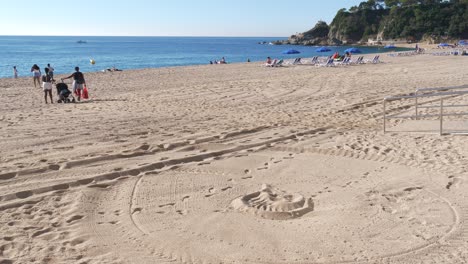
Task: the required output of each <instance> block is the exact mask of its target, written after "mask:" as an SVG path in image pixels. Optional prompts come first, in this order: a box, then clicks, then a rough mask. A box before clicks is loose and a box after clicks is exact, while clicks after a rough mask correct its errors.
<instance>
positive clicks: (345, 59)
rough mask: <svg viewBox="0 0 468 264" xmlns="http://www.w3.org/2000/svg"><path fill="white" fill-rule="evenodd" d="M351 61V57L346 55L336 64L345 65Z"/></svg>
mask: <svg viewBox="0 0 468 264" xmlns="http://www.w3.org/2000/svg"><path fill="white" fill-rule="evenodd" d="M350 62H351V57H346V58H344V59H343V60H342V61H338V62H336V65H339V66H345V65H349V64H350Z"/></svg>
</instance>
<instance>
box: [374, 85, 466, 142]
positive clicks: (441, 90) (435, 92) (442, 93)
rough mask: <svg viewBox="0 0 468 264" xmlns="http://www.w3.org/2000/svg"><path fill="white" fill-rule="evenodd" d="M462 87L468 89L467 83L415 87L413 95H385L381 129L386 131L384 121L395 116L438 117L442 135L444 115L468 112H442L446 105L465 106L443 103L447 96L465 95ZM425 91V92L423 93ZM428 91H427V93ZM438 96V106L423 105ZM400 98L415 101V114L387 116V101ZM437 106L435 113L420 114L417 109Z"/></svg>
mask: <svg viewBox="0 0 468 264" xmlns="http://www.w3.org/2000/svg"><path fill="white" fill-rule="evenodd" d="M463 89H468V85H461V86H451V87H436V88H423V89H417V90H416V92H415V93H414V94H413V95H402V96H389V97H385V98H384V100H383V131H384V133H385V132H386V123H387V119H396V118H411V119H412V118H414V119H416V120H418V119H419V118H421V117H439V121H440V124H439V133H440V135H443V134H444V133H443V121H444V116H461V115H468V112H466V113H444V108H447V107H467V106H468V105H444V100H446V99H449V98H454V97H457V96H461V95H465V94H468V91H463ZM453 90H462V91H453ZM424 92H426V93H424ZM427 92H429V93H427ZM421 93H422V94H421ZM431 97H433V98H434V97H435V98H436V99H435V100H431V101H427V102H422V103H421V102H419V101H418V98H431ZM439 97H440V105H439V106H433V105H430V106H423V105H425V104H428V103H433V102H436V101H438V100H439V99H438V98H439ZM402 99H414V101H415V103H414V106H415V115H414V116H411V115H409V116H398V115H390V116H387V107H386V103H387V101H388V102H390V101H396V100H402ZM436 107H437V108H439V109H440V110H439V114H437V115H420V114H419V109H420V108H436Z"/></svg>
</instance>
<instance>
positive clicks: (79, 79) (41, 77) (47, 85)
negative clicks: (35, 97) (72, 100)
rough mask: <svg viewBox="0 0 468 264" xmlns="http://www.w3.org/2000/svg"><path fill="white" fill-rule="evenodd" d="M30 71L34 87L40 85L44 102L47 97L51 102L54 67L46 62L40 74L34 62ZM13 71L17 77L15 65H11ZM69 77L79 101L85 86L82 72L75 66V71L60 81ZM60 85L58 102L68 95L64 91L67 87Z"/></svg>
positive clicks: (67, 92)
mask: <svg viewBox="0 0 468 264" xmlns="http://www.w3.org/2000/svg"><path fill="white" fill-rule="evenodd" d="M31 72H32V74H33V82H34V87H37V85H39V87H42V89H43V91H44V99H45V102H46V104H47V103H48V101H47V98H48V97H49V98H50V103H53V99H52V87H53V84H54V83H55V79H54V68H53V67H52V66H50V64H47V67H45V68H44V74H42V73H41V69H40V68H39V66H38V65H37V64H34V65H33V66H32V67H31ZM13 73H14V76H15V78H17V77H18V71H17V69H16V66H14V67H13ZM70 78H73V84H72V87H73V92H74V94H76V96H77V97H78V101H80V100H81V97H82V91H83V89H84V87H85V86H86V80H85V78H84V75H83V73H82V72H80V68H79V67H75V72H74V73H72V74H71V75H70V76H67V77H65V78H62V79H61V82H62V83H63V80H66V79H70ZM41 81H42V84H41ZM36 83H37V85H36ZM61 87H64V86H60V87H59V86H57V96H58V98H59V100H58V101H59V102H62V101H64V100H65V99H66V97H68V95H69V91H66V90H68V89H62V88H61ZM59 88H61V89H59Z"/></svg>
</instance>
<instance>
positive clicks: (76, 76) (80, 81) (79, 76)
mask: <svg viewBox="0 0 468 264" xmlns="http://www.w3.org/2000/svg"><path fill="white" fill-rule="evenodd" d="M71 77H73V85H72V87H73V93H75V94H76V96H78V101H80V100H81V91H83V87H84V86H85V85H86V81H85V78H84V75H83V73H82V72H80V67H78V66H77V67H75V72H74V73H72V74H71V75H70V76H68V77H65V78H63V79H62V81H63V80H65V79H69V78H71Z"/></svg>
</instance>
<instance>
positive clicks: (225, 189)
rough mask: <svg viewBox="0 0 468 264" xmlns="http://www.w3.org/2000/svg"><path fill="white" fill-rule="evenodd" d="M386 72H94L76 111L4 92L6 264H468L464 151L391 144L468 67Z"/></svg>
mask: <svg viewBox="0 0 468 264" xmlns="http://www.w3.org/2000/svg"><path fill="white" fill-rule="evenodd" d="M365 57H366V58H367V59H371V58H372V57H373V55H366V56H365ZM380 59H381V61H382V62H383V63H379V64H363V65H351V66H343V67H315V66H310V65H289V66H285V67H274V68H273V67H264V66H262V63H258V62H256V63H241V64H227V65H203V66H190V67H175V68H160V69H145V70H128V71H122V72H105V73H104V72H96V73H86V74H85V77H86V80H87V83H88V85H89V91H90V97H91V98H90V99H89V100H86V101H82V102H79V103H75V104H57V103H54V104H45V102H44V98H43V97H44V96H43V92H42V90H41V89H40V88H34V86H33V81H32V77H31V78H19V79H0V95H1V96H0V139H1V140H0V263H1V264H9V263H15V264H16V263H81V264H85V263H86V264H91V263H137V264H140V263H252V264H253V263H285V264H286V263H438V264H440V263H468V199H467V198H468V197H467V196H468V185H467V182H466V179H467V176H468V175H467V173H468V162H467V159H468V143H467V138H466V136H465V135H444V136H440V135H439V134H438V121H437V120H438V119H437V118H432V119H431V118H428V119H425V120H404V119H397V120H393V121H389V122H388V131H389V132H387V133H383V129H382V124H383V119H382V117H383V108H382V100H383V98H384V97H386V96H391V95H409V94H411V93H414V91H415V89H417V88H428V87H447V86H458V85H468V58H467V56H432V55H429V54H424V55H415V56H401V57H391V56H387V55H385V54H383V55H381V57H380ZM74 66H75V65H71V67H70V69H73V67H74ZM64 76H65V75H63V76H57V77H56V79H58V78H60V77H64ZM54 99H56V94H55V91H54ZM452 100H453V101H452V102H453V103H456V104H463V103H464V104H466V96H465V97H456V98H454V99H452ZM412 105H413V102H412V101H401V102H394V103H392V107H395V106H397V107H399V110H394V112H392V113H396V112H398V111H400V112H402V113H407V112H411V111H414V110H412V109H411V107H412ZM389 107H390V106H389ZM467 108H468V107H465V108H464V110H465V111H466V110H467ZM460 111H461V110H460ZM447 121H452V122H457V124H460V122H461V124H465V130H466V131H468V118H467V117H466V116H455V117H448V118H447ZM463 122H465V123H463Z"/></svg>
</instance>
